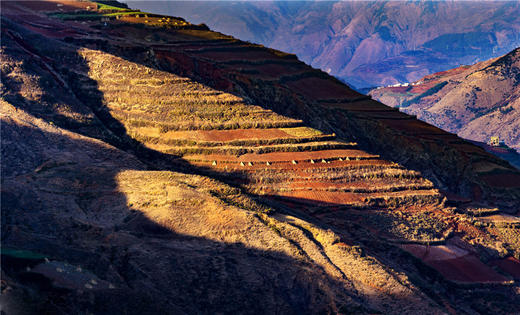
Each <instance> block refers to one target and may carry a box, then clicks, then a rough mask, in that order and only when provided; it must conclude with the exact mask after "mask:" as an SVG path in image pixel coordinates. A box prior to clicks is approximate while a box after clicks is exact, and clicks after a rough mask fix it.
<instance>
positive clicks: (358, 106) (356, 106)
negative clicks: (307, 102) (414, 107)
mask: <svg viewBox="0 0 520 315" xmlns="http://www.w3.org/2000/svg"><path fill="white" fill-rule="evenodd" d="M323 105H325V106H333V107H339V108H343V109H346V110H350V111H359V112H371V111H376V112H396V111H397V110H395V109H393V108H392V107H389V106H386V105H383V104H381V103H376V102H374V101H366V100H364V101H357V102H355V103H323Z"/></svg>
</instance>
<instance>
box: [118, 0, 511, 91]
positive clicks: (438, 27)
mask: <svg viewBox="0 0 520 315" xmlns="http://www.w3.org/2000/svg"><path fill="white" fill-rule="evenodd" d="M128 3H130V5H131V6H132V7H137V8H140V9H143V10H147V11H154V12H156V13H164V14H171V15H176V16H182V17H184V18H186V19H187V20H189V21H190V22H193V23H206V24H207V25H208V26H209V27H210V28H212V29H213V30H217V31H220V32H223V33H226V34H231V35H233V36H236V37H238V38H240V39H243V40H248V41H252V42H256V43H261V44H263V45H266V46H269V47H273V48H276V49H280V50H283V51H288V52H292V53H295V54H297V55H298V57H299V58H300V59H301V60H303V61H305V62H307V63H309V64H311V65H312V66H314V67H317V68H321V69H323V70H324V71H327V72H329V73H330V74H333V75H335V76H337V77H339V78H341V79H342V80H344V81H346V82H348V83H350V84H351V85H353V86H354V87H357V88H364V87H369V86H380V85H389V84H395V83H398V82H411V81H415V80H417V79H419V78H421V77H423V76H424V75H427V74H430V73H433V72H437V71H442V70H445V69H450V68H453V67H456V66H459V65H461V64H472V63H475V62H479V61H482V60H487V59H490V58H493V57H496V56H499V55H503V54H505V53H507V52H509V51H511V50H512V49H514V48H515V47H518V46H519V45H520V2H518V1H496V2H491V1H471V2H470V1H457V2H454V1H446V2H444V1H435V2H432V1H421V2H419V1H417V2H415V1H414V2H411V1H409V2H405V1H129V2H128Z"/></svg>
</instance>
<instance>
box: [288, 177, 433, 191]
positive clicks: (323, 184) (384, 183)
mask: <svg viewBox="0 0 520 315" xmlns="http://www.w3.org/2000/svg"><path fill="white" fill-rule="evenodd" d="M409 185H421V186H423V185H426V182H425V181H424V180H409V179H408V180H404V179H400V180H397V179H389V178H384V179H377V180H376V179H371V180H370V181H367V180H359V181H355V182H348V183H338V182H330V181H311V182H309V181H299V182H298V181H293V182H291V183H289V187H290V188H292V189H305V188H312V189H340V190H341V189H374V188H378V187H388V186H398V187H404V186H409Z"/></svg>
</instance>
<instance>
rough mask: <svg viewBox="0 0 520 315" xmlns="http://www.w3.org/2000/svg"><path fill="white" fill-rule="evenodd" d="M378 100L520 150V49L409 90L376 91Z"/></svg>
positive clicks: (428, 79)
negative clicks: (495, 137)
mask: <svg viewBox="0 0 520 315" xmlns="http://www.w3.org/2000/svg"><path fill="white" fill-rule="evenodd" d="M370 94H371V95H372V96H373V97H374V98H375V99H377V100H379V101H381V102H383V103H385V104H388V105H391V106H399V107H400V109H401V110H402V111H404V112H406V113H409V114H414V115H417V117H418V118H419V119H421V120H424V121H426V122H429V123H431V124H433V125H436V126H438V127H440V128H442V129H444V130H447V131H450V132H453V133H457V134H458V135H459V136H461V137H463V138H466V139H470V140H475V141H481V142H487V141H489V139H490V138H491V137H492V136H498V137H499V138H500V139H501V140H503V141H504V142H505V144H506V145H508V146H510V147H512V148H514V149H516V150H517V151H519V150H520V132H519V130H520V107H519V106H520V49H519V48H517V49H515V50H513V51H512V52H510V53H508V54H507V55H505V56H502V57H500V58H495V59H491V60H488V61H485V62H481V63H477V64H475V65H473V66H464V67H460V68H456V69H453V70H450V71H445V72H440V73H435V74H432V75H429V76H426V77H424V78H423V79H421V80H420V81H419V82H418V84H416V85H413V86H408V87H387V88H380V89H376V90H373V91H371V93H370Z"/></svg>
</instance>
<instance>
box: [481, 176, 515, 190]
mask: <svg viewBox="0 0 520 315" xmlns="http://www.w3.org/2000/svg"><path fill="white" fill-rule="evenodd" d="M481 177H482V178H483V179H484V181H485V182H486V183H487V184H488V185H490V186H494V187H520V175H518V174H490V175H482V176H481Z"/></svg>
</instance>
